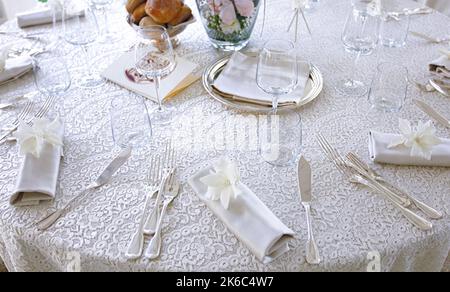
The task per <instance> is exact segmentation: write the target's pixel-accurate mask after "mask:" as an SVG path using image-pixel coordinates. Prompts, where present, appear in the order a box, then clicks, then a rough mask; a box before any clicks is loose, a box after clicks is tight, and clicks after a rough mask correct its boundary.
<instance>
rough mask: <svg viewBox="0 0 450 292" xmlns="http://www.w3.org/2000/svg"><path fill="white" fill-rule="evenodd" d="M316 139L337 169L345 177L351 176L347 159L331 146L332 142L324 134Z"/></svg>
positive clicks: (318, 135)
mask: <svg viewBox="0 0 450 292" xmlns="http://www.w3.org/2000/svg"><path fill="white" fill-rule="evenodd" d="M316 138H317V141H318V142H319V145H320V147H321V148H322V150H323V152H324V153H325V155H326V156H327V157H328V159H330V160H331V161H332V162H333V163H334V165H335V166H336V168H337V169H338V170H339V171H340V172H341V173H342V174H343V175H345V176H347V177H348V176H350V171H349V169H348V167H347V166H346V165H347V163H346V162H345V159H344V158H343V157H342V156H341V155H340V154H339V152H338V151H337V150H336V149H335V148H334V147H333V146H331V144H330V142H328V140H327V139H326V138H325V137H324V136H323V135H322V134H320V133H319V134H317V136H316Z"/></svg>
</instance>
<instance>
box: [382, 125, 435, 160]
mask: <svg viewBox="0 0 450 292" xmlns="http://www.w3.org/2000/svg"><path fill="white" fill-rule="evenodd" d="M399 128H400V132H401V134H402V136H401V137H400V138H399V139H397V140H395V141H393V142H392V143H391V144H390V145H389V146H388V148H395V147H398V146H400V145H403V146H405V147H408V148H411V153H410V155H411V156H412V157H414V156H416V157H421V158H424V159H426V160H431V154H432V151H433V146H435V145H439V144H441V143H442V141H441V140H440V139H439V138H438V137H437V136H436V129H435V128H434V126H433V123H432V121H428V122H426V123H423V122H422V121H419V124H418V126H417V128H416V129H413V128H412V127H411V123H410V122H409V121H408V120H404V119H399Z"/></svg>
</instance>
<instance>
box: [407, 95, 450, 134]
mask: <svg viewBox="0 0 450 292" xmlns="http://www.w3.org/2000/svg"><path fill="white" fill-rule="evenodd" d="M413 102H414V104H415V105H416V106H417V107H418V108H420V109H421V110H422V111H423V112H424V113H426V114H427V115H428V116H430V117H431V118H433V119H435V120H436V121H437V122H439V123H440V124H442V125H443V126H445V127H447V128H450V121H449V120H447V118H445V117H444V116H443V115H441V114H440V113H438V112H437V111H436V110H434V109H433V108H432V107H431V106H429V105H428V104H426V103H425V102H423V101H421V100H418V99H414V100H413Z"/></svg>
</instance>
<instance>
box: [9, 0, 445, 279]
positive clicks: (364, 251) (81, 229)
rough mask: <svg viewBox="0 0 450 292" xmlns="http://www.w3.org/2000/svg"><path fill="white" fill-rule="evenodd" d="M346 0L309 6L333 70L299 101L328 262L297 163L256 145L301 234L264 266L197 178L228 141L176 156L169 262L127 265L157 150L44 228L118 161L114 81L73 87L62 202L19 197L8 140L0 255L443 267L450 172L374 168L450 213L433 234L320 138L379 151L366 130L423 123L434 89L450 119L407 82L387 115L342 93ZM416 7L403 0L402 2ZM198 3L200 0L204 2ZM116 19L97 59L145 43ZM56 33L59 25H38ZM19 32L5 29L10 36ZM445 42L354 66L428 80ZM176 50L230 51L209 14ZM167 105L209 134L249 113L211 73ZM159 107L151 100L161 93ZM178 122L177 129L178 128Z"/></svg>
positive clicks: (276, 266)
mask: <svg viewBox="0 0 450 292" xmlns="http://www.w3.org/2000/svg"><path fill="white" fill-rule="evenodd" d="M271 2H276V4H275V3H271ZM290 2H291V1H269V9H268V11H269V12H268V15H267V26H266V30H265V34H264V38H265V39H267V38H270V37H273V36H280V35H281V34H282V33H283V32H284V31H285V29H286V27H287V25H288V18H289V17H290V15H291V11H290V10H289V5H290ZM348 2H349V1H346V0H338V1H336V0H328V1H326V0H324V1H321V2H320V4H321V6H320V7H319V8H318V9H317V10H316V11H314V12H311V13H309V14H308V15H307V17H308V19H309V21H310V25H311V28H312V30H313V38H311V37H309V36H308V35H307V34H306V32H305V30H304V29H303V30H302V36H301V45H300V55H302V56H303V57H305V58H306V59H308V60H310V61H311V62H313V63H314V64H315V65H316V66H317V67H318V68H320V70H321V71H322V73H323V75H324V79H325V88H324V90H323V92H322V94H321V95H320V97H319V98H318V99H316V100H315V101H314V102H312V103H310V104H308V105H307V106H305V107H303V108H301V109H299V112H300V113H301V115H302V118H303V131H304V135H303V149H302V153H303V154H304V155H305V156H306V157H307V158H308V159H309V160H311V162H312V167H313V180H314V185H313V189H314V190H313V194H314V202H313V209H314V210H313V216H314V220H315V221H314V228H315V234H316V238H317V242H318V246H319V248H320V250H321V253H322V257H323V263H322V264H321V265H319V266H310V265H308V264H306V263H305V243H306V238H307V230H306V220H305V213H304V209H303V208H302V206H301V204H300V201H299V196H298V193H297V177H296V168H295V167H288V168H276V167H272V166H270V165H269V164H267V163H265V162H263V161H262V159H261V158H260V157H259V156H258V154H257V153H255V152H250V151H236V152H234V153H232V156H233V157H234V158H237V159H239V161H240V167H241V172H242V180H243V182H244V183H245V184H247V185H248V186H249V187H250V188H251V189H252V190H253V191H254V192H255V193H256V194H257V195H258V196H259V198H260V199H261V200H262V201H263V202H264V203H265V204H266V205H267V206H268V207H269V208H270V209H271V210H272V211H273V212H274V213H275V214H276V215H277V216H278V217H279V218H280V219H281V220H282V221H283V222H284V223H285V224H286V225H287V226H288V227H289V228H291V229H292V230H294V231H295V232H296V236H295V239H294V240H293V241H292V244H291V247H292V250H291V251H290V252H288V253H286V254H285V255H283V256H282V257H281V258H279V259H278V260H276V261H274V262H273V263H271V264H269V265H263V264H262V263H260V262H258V261H257V260H256V258H255V257H254V256H253V255H252V254H251V253H250V251H249V250H248V249H247V248H246V247H245V246H244V245H243V244H242V243H241V242H239V241H238V240H237V239H236V237H235V236H233V235H232V234H231V233H230V232H229V231H228V230H227V229H226V228H225V226H224V224H222V223H221V222H220V221H219V220H217V218H216V217H215V216H214V215H213V214H212V212H210V211H209V210H208V209H207V208H206V206H205V205H204V204H202V203H201V202H200V200H199V199H198V198H197V197H196V195H195V194H194V192H193V190H192V189H191V188H190V187H189V186H188V185H187V184H186V181H187V179H188V178H189V177H190V176H191V175H193V174H194V173H195V172H196V171H198V170H199V169H200V168H201V167H203V166H205V165H207V164H208V163H209V162H210V161H211V160H212V159H214V158H216V157H218V156H220V155H223V154H224V151H221V150H220V149H218V150H212V149H203V148H202V147H198V148H195V149H190V148H186V149H182V151H180V152H181V153H180V157H179V159H178V166H179V169H180V178H181V180H182V183H183V185H182V189H181V193H180V196H179V198H178V199H177V200H176V201H175V202H174V204H173V207H172V208H170V209H169V211H168V216H167V218H166V221H165V225H164V228H163V247H162V254H161V257H160V258H159V259H158V260H155V261H149V260H147V259H141V260H138V261H128V260H126V259H125V257H124V250H125V249H126V246H127V244H128V242H129V240H130V237H131V235H132V234H133V232H134V231H135V228H136V226H137V224H138V222H139V219H140V215H141V208H142V206H143V201H144V194H143V192H142V190H143V185H144V184H145V175H146V172H147V169H148V164H146V161H145V160H146V159H147V158H148V157H147V156H149V155H146V156H141V157H135V158H133V159H132V160H131V161H130V162H129V163H127V164H126V165H125V166H124V167H122V169H121V170H120V171H119V173H118V174H117V175H116V177H115V179H114V180H113V182H111V183H110V184H109V185H107V186H105V187H103V188H101V189H100V190H99V191H97V192H96V193H95V194H92V196H90V197H88V198H87V199H86V200H84V201H83V202H82V203H81V204H80V205H77V206H76V207H75V208H74V210H73V211H71V212H70V213H69V214H67V215H66V216H65V217H64V218H62V219H61V220H60V221H58V223H57V224H56V225H55V226H53V227H52V228H51V229H49V230H48V231H46V232H38V231H37V230H36V228H35V227H34V226H33V223H34V222H35V220H36V219H38V218H40V217H41V216H42V215H43V214H44V213H45V212H46V210H47V209H48V208H49V207H52V206H54V205H55V204H58V205H61V204H62V203H63V202H67V201H68V200H69V199H70V198H71V197H72V196H73V195H74V194H77V193H78V192H79V191H80V190H82V189H83V188H84V187H85V186H86V185H87V184H88V183H89V182H90V181H91V180H93V179H94V178H95V177H96V175H97V174H98V173H99V171H101V170H102V168H103V167H105V165H106V164H107V163H108V161H109V160H110V159H111V157H112V149H113V147H114V144H113V141H112V137H111V130H110V118H109V102H110V98H111V97H112V96H114V95H117V94H129V93H128V92H127V91H126V90H125V89H122V88H120V87H118V86H116V85H113V84H106V85H104V86H102V87H100V88H97V89H94V90H82V89H79V88H77V87H76V86H73V87H72V88H71V89H70V91H69V92H68V93H67V94H66V95H65V96H64V97H63V98H64V101H65V109H66V113H65V120H66V126H67V132H66V136H65V149H64V150H65V151H64V152H65V157H64V162H63V165H62V169H61V173H60V187H59V189H58V193H57V199H56V202H55V203H52V204H46V205H42V206H38V207H29V208H14V207H11V206H10V205H9V203H8V199H9V196H10V194H11V192H12V191H13V189H14V184H15V180H16V177H17V174H18V170H19V166H20V163H21V158H20V157H19V156H18V154H17V153H18V149H17V146H16V145H14V144H5V145H2V146H0V256H1V257H2V258H3V260H4V262H5V264H6V266H7V267H8V269H9V270H10V271H66V270H71V269H74V266H76V264H77V261H78V259H79V262H80V264H81V265H80V267H81V270H83V271H365V270H366V269H367V267H368V265H370V262H371V260H369V259H368V255H371V254H373V252H378V253H379V254H380V256H381V266H380V267H381V270H383V271H440V270H441V269H442V266H443V265H444V261H445V259H446V257H447V254H448V251H449V247H450V228H449V226H450V219H449V214H450V200H449V193H450V169H444V168H426V167H420V168H419V167H396V166H380V165H376V166H375V167H376V168H377V169H378V170H380V172H382V173H383V174H384V175H385V176H386V177H388V178H389V179H390V181H392V182H394V183H396V184H397V185H400V186H403V187H404V188H405V189H406V190H408V191H410V192H411V193H412V194H414V195H415V196H416V197H417V198H419V199H421V200H423V201H425V202H427V203H429V204H431V205H432V206H433V207H435V208H437V209H439V210H441V211H443V212H444V213H445V217H444V219H443V220H440V221H436V222H434V229H433V230H432V231H430V232H422V231H420V230H418V229H417V228H415V227H413V226H412V225H411V224H410V223H408V221H407V220H406V219H405V218H404V217H402V215H401V214H400V213H399V211H397V210H396V209H395V208H394V206H393V205H392V204H390V203H388V202H386V201H385V200H383V199H382V198H380V197H379V196H377V195H376V194H374V193H372V192H370V191H368V190H366V189H365V188H360V187H357V186H354V185H351V184H350V183H348V182H346V181H344V180H343V179H342V177H341V176H340V174H339V173H338V172H337V171H336V169H335V168H334V167H333V166H332V164H331V163H330V162H329V161H327V160H326V159H325V157H324V155H323V154H322V153H321V151H320V149H319V146H318V145H317V143H316V142H315V139H314V135H315V133H317V132H318V131H320V132H322V133H323V134H324V135H325V136H327V137H329V138H330V140H331V141H332V142H333V143H334V144H335V145H337V146H338V148H339V150H341V151H342V152H344V151H351V150H352V151H356V152H357V153H359V154H360V155H361V156H363V157H364V158H365V159H366V160H368V150H367V141H368V131H369V129H378V130H383V131H397V118H398V116H401V117H403V118H407V119H409V120H411V121H414V122H417V121H418V120H419V119H427V118H426V117H425V116H424V115H423V113H422V112H421V111H420V110H418V109H417V108H415V107H414V106H413V105H412V102H411V98H413V97H414V98H421V99H425V100H427V101H428V102H429V103H430V104H432V105H433V106H434V107H436V108H438V109H440V111H441V112H442V113H443V114H445V115H447V116H448V117H450V100H449V99H446V98H444V97H442V96H440V95H439V94H437V93H430V94H424V93H422V92H420V91H418V90H417V89H416V88H415V87H414V86H411V87H410V90H409V93H408V102H407V104H406V106H405V108H404V109H403V110H402V112H401V113H400V114H399V115H381V114H377V113H375V112H372V111H370V109H369V105H368V102H367V98H366V97H360V98H350V97H348V96H341V95H339V94H338V93H337V91H336V90H335V89H334V86H335V85H336V84H337V83H338V81H339V80H340V79H341V78H343V77H344V76H346V75H347V74H353V73H352V72H353V71H354V69H353V66H352V65H351V64H352V58H353V56H351V55H349V54H347V53H346V52H345V51H344V49H343V46H342V43H341V40H340V37H341V32H342V28H343V26H344V23H345V18H346V14H347V11H348V9H349V3H348ZM408 3H410V2H409V0H406V1H405V5H408ZM189 4H190V5H194V3H193V1H189ZM275 6H276V7H275ZM117 11H118V10H117ZM111 19H112V21H113V24H112V25H111V29H112V30H114V31H115V32H117V34H118V35H120V36H121V41H120V42H117V44H114V45H104V44H95V45H93V46H92V47H91V48H90V51H91V54H92V56H94V57H92V61H93V62H94V63H95V64H96V66H95V67H97V68H99V69H101V68H104V67H106V66H107V65H108V64H109V63H111V62H112V61H113V60H114V59H115V58H117V57H118V56H120V54H121V53H122V52H123V51H124V50H126V49H128V48H129V47H130V46H131V45H132V41H133V39H134V34H133V32H132V30H131V29H130V28H129V27H127V24H126V23H125V18H124V15H123V13H122V14H120V15H119V14H117V15H116V16H113V17H111ZM260 27H261V18H260V19H259V21H258V24H257V27H256V32H258V33H255V34H254V38H253V40H252V42H251V44H250V46H251V47H257V46H259V45H261V43H262V42H263V40H261V39H260V38H259V30H260ZM0 28H1V29H2V30H14V29H16V24H15V23H14V22H8V23H6V24H4V25H3V26H1V27H0ZM46 29H47V30H48V29H49V27H37V28H33V29H32V30H33V31H38V30H46ZM411 29H412V30H415V31H420V32H423V33H426V34H430V35H436V36H440V35H446V34H450V19H449V18H447V17H446V16H444V15H442V14H439V13H434V14H432V15H425V16H419V17H414V18H413V19H412V23H411ZM13 40H14V39H13V38H8V37H6V36H0V41H1V43H2V44H3V43H8V42H12V41H13ZM438 48H439V46H438V45H432V44H428V43H425V42H424V41H422V40H420V39H416V38H413V37H410V38H409V40H408V45H407V46H406V47H405V48H402V49H396V50H389V49H382V50H381V51H380V52H378V53H377V54H374V55H372V56H368V57H362V58H361V60H360V61H359V65H358V68H359V69H358V70H357V71H358V72H357V74H358V75H360V76H361V78H363V79H364V80H365V81H366V82H369V81H370V79H371V76H372V75H373V73H374V70H375V68H376V65H377V63H378V62H379V61H380V60H386V61H391V62H396V63H399V64H402V65H404V66H406V67H407V68H408V70H409V72H410V78H411V79H412V80H419V81H424V80H425V78H426V75H427V64H428V62H430V61H431V60H434V59H436V58H437V57H438V56H439V53H438ZM61 50H62V51H63V52H64V54H65V58H66V60H67V61H68V63H69V65H70V71H71V73H72V75H74V76H76V75H78V74H80V72H82V70H83V69H82V64H83V62H82V60H83V59H82V56H83V55H82V52H81V51H80V50H79V49H78V48H74V47H72V46H70V45H68V44H63V45H62V47H61ZM177 53H178V54H179V55H181V56H184V57H186V58H188V59H190V60H192V61H194V62H197V63H198V64H199V65H200V66H202V67H204V66H205V65H207V64H208V63H210V62H211V61H213V60H215V59H217V58H218V57H220V56H221V55H222V54H221V53H219V52H217V51H215V50H214V49H213V48H212V47H211V45H210V43H209V41H208V39H207V36H206V34H205V32H204V30H203V27H202V25H201V23H200V21H198V22H197V23H196V24H194V25H192V26H190V27H189V28H188V29H187V30H186V31H185V32H184V33H183V34H182V35H181V45H180V46H179V47H178V48H177ZM33 90H35V88H34V84H33V77H32V76H26V77H24V78H22V79H20V80H18V81H16V82H13V83H11V84H8V85H5V86H3V87H0V96H1V97H2V98H3V97H5V96H10V95H15V94H18V93H23V92H29V91H33ZM170 104H171V105H173V106H174V107H175V108H176V110H177V111H178V113H177V116H178V117H184V118H186V119H189V123H190V125H192V127H195V129H200V128H199V127H202V128H201V129H203V130H204V132H207V131H208V127H207V126H205V125H210V126H211V125H213V124H214V123H215V122H217V121H220V120H224V119H226V118H227V117H229V116H231V115H238V113H237V112H235V111H232V110H229V109H227V108H226V107H224V106H222V105H221V104H219V103H218V102H216V101H215V100H213V99H211V98H210V97H209V96H208V94H207V93H206V92H205V91H204V90H203V88H202V86H201V84H200V83H197V84H195V85H194V86H192V87H190V88H189V89H188V90H187V91H185V92H183V93H182V94H180V95H179V96H177V97H176V98H175V99H174V100H173V101H171V102H170ZM149 105H153V106H154V104H152V103H151V102H149ZM13 114H14V113H13V112H9V111H5V112H2V113H1V116H0V124H1V125H4V124H5V123H6V122H8V121H10V120H11V119H12V117H13ZM174 131H175V134H176V131H177V129H174ZM180 131H181V130H180ZM196 132H198V130H196ZM438 132H439V136H441V137H449V136H450V133H449V132H448V130H445V129H443V128H442V127H440V126H439V127H438ZM166 134H167V132H161V131H158V129H155V133H154V139H155V141H159V140H161V141H162V139H163V136H165V135H166ZM202 149H203V150H202ZM147 160H148V159H147ZM369 258H370V257H369Z"/></svg>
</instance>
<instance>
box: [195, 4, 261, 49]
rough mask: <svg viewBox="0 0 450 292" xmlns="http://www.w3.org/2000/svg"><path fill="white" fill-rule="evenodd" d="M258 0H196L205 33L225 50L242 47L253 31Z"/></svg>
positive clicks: (218, 46) (217, 45)
mask: <svg viewBox="0 0 450 292" xmlns="http://www.w3.org/2000/svg"><path fill="white" fill-rule="evenodd" d="M259 6H260V0H197V7H198V10H199V12H200V17H201V19H202V22H203V25H204V27H205V29H206V33H207V34H208V37H209V38H210V40H211V42H212V43H213V45H214V46H215V47H216V48H218V49H222V50H225V51H238V50H240V49H242V48H244V47H245V46H246V45H247V43H248V41H249V39H250V36H251V34H252V32H253V28H254V26H255V22H256V18H257V16H258V10H259Z"/></svg>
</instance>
